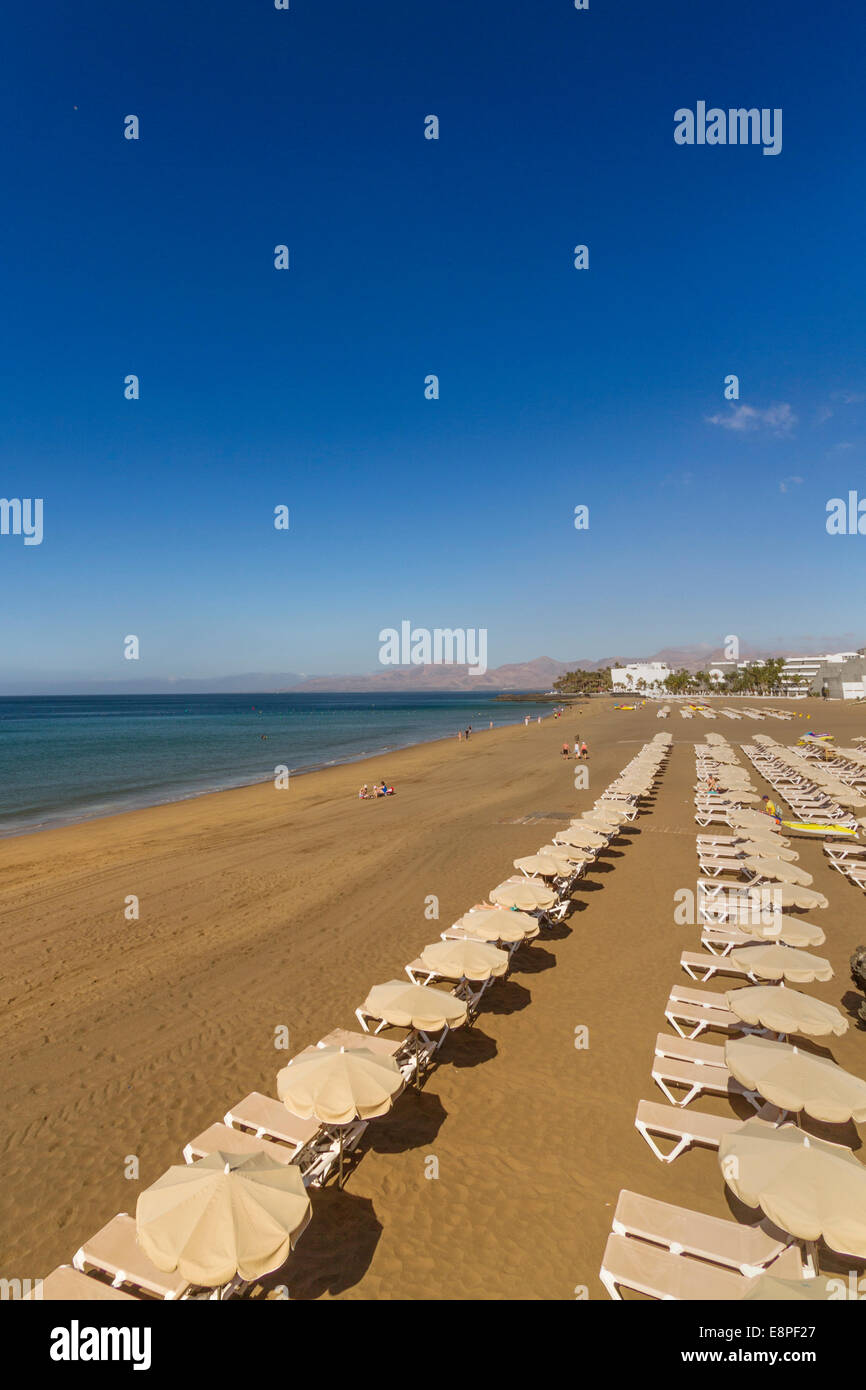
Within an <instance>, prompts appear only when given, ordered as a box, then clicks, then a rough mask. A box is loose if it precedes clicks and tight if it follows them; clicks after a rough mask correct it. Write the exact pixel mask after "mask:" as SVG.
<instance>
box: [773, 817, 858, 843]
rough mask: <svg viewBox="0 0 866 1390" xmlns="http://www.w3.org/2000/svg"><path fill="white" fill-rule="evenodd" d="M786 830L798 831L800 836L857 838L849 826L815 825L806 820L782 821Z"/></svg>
mask: <svg viewBox="0 0 866 1390" xmlns="http://www.w3.org/2000/svg"><path fill="white" fill-rule="evenodd" d="M782 824H783V825H784V826H785V828H786V829H787V830H799V832H800V834H801V835H850V836H851V837H852V838H853V839H856V838H857V831H856V830H854V829H852V827H851V826H850V825H816V824H815V822H814V821H808V820H783V821H782Z"/></svg>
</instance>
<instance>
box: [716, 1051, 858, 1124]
mask: <svg viewBox="0 0 866 1390" xmlns="http://www.w3.org/2000/svg"><path fill="white" fill-rule="evenodd" d="M725 1062H726V1064H727V1067H728V1071H729V1072H730V1073H731V1075H732V1076H733V1077H735V1078H736V1080H737V1081H739V1082H740V1083H741V1084H742V1085H743V1086H745V1087H747V1089H748V1090H750V1091H757V1092H758V1094H759V1095H762V1096H763V1097H764V1099H765V1100H768V1101H770V1102H771V1104H772V1105H778V1106H779V1107H780V1109H782V1110H790V1111H791V1113H792V1114H795V1115H796V1114H799V1113H800V1111H801V1110H802V1111H805V1113H806V1114H807V1115H811V1116H812V1119H813V1120H823V1121H825V1122H826V1123H827V1124H835V1125H843V1124H847V1123H848V1121H849V1120H855V1121H856V1122H857V1123H858V1124H862V1122H863V1121H864V1120H866V1081H862V1080H861V1078H860V1077H859V1076H852V1075H851V1073H850V1072H847V1071H845V1070H844V1069H843V1068H842V1067H840V1066H837V1065H836V1063H835V1062H833V1061H831V1059H830V1058H829V1057H816V1056H815V1054H814V1053H812V1052H803V1051H802V1049H801V1048H799V1047H794V1046H792V1044H791V1043H786V1042H776V1041H775V1039H773V1038H756V1037H745V1038H730V1039H729V1040H728V1041H727V1042H726V1043H725Z"/></svg>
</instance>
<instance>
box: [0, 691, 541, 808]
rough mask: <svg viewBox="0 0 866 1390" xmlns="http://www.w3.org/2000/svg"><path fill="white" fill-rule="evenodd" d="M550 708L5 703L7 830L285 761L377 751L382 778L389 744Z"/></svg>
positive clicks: (172, 698)
mask: <svg viewBox="0 0 866 1390" xmlns="http://www.w3.org/2000/svg"><path fill="white" fill-rule="evenodd" d="M550 708H551V707H550V705H549V704H543V703H538V704H536V703H534V702H533V703H529V702H526V701H514V702H505V701H501V700H494V699H490V698H484V699H479V698H478V697H477V696H476V697H474V698H473V697H472V696H471V695H468V694H463V693H454V694H450V693H449V694H441V693H439V692H436V693H430V694H421V695H417V696H411V697H407V696H406V695H403V694H400V693H377V694H376V696H375V697H374V698H371V697H370V696H369V695H366V694H355V695H353V694H349V693H339V694H337V693H335V694H327V693H324V694H316V695H297V694H291V695H194V696H189V695H141V696H133V695H104V696H83V695H82V696H56V697H55V696H34V697H26V698H25V697H17V696H16V697H5V698H0V835H15V834H21V833H22V832H24V831H27V830H35V829H40V828H45V827H49V826H56V825H64V824H68V823H70V822H72V821H77V820H85V819H89V818H90V817H93V816H106V815H111V814H112V813H113V812H116V811H128V810H133V809H135V808H136V807H140V806H154V805H157V804H158V803H160V802H166V801H179V800H181V799H183V798H184V797H189V796H196V795H200V794H201V793H203V792H210V791H217V790H219V789H221V788H225V787H239V786H245V785H248V784H250V783H253V782H263V781H266V780H268V779H270V778H272V777H273V775H274V768H275V767H276V766H277V765H278V764H283V765H285V766H286V767H288V768H289V769H290V770H291V771H292V772H293V773H296V772H307V771H311V770H313V769H314V768H321V767H329V766H332V765H333V764H335V763H345V762H351V761H353V760H355V759H358V758H366V757H370V756H372V755H376V757H377V758H378V757H381V762H380V763H379V764H378V765H377V767H376V769H375V774H374V775H375V776H376V777H382V778H385V779H386V780H387V779H388V775H389V769H388V759H387V754H388V753H389V752H391V751H393V750H394V749H397V748H405V747H407V746H408V745H410V744H413V743H424V742H427V741H429V740H431V739H437V738H447V737H456V734H457V730H458V729H464V728H466V726H467V725H469V724H471V725H472V726H473V730H474V731H476V732H479V733H480V732H481V731H482V730H484V729H486V728H488V726H489V724H490V721H491V720H492V721H493V724H494V726H498V725H502V724H515V723H519V722H520V721H521V720H522V719H523V718H524V717H525V715H527V714H531V715H532V716H533V717H535V716H536V715H538V714H542V715H548V714H550ZM263 736H264V737H263Z"/></svg>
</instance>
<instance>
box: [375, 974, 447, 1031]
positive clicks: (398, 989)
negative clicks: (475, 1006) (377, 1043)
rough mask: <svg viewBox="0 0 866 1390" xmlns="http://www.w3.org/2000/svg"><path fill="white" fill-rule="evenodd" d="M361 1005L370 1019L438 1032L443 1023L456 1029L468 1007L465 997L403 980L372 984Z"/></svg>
mask: <svg viewBox="0 0 866 1390" xmlns="http://www.w3.org/2000/svg"><path fill="white" fill-rule="evenodd" d="M362 1007H363V1010H364V1012H365V1013H368V1014H370V1015H371V1017H373V1018H381V1019H384V1020H385V1022H386V1023H390V1024H392V1025H393V1026H394V1027H396V1028H417V1029H418V1031H419V1032H421V1033H440V1032H441V1031H442V1029H443V1028H445V1027H446V1026H447V1027H448V1028H459V1027H460V1026H461V1024H463V1023H465V1022H466V1015H467V1008H468V1006H467V1004H466V1001H465V1000H464V999H457V998H455V996H454V995H453V994H446V993H445V991H444V990H441V989H434V988H433V987H432V986H431V985H411V984H407V982H406V981H405V980H386V982H385V983H384V984H382V985H374V986H373V988H372V989H371V990H370V993H369V994H368V995H367V998H366V999H365V1000H364V1003H363V1006H362Z"/></svg>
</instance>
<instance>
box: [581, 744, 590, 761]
mask: <svg viewBox="0 0 866 1390" xmlns="http://www.w3.org/2000/svg"><path fill="white" fill-rule="evenodd" d="M580 756H581V757H582V758H583V759H584V761H585V762H589V749H588V748H587V746H586V743H582V744H581V745H580Z"/></svg>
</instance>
